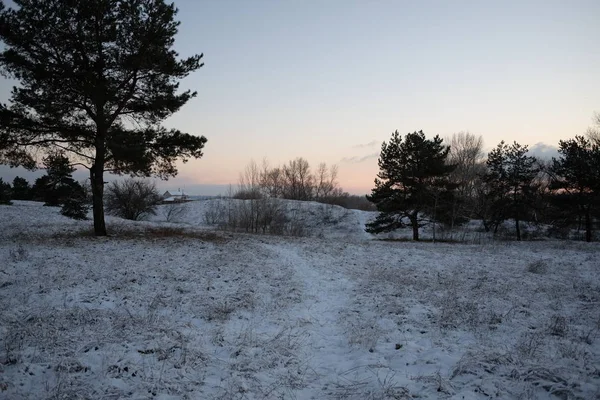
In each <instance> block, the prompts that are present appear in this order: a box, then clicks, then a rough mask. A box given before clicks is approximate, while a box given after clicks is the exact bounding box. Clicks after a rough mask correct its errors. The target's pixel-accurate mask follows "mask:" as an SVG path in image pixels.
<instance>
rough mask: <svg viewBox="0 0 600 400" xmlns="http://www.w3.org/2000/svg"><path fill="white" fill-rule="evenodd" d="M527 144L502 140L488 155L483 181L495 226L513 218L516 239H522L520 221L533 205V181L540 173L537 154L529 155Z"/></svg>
mask: <svg viewBox="0 0 600 400" xmlns="http://www.w3.org/2000/svg"><path fill="white" fill-rule="evenodd" d="M527 152H528V149H527V146H521V145H520V144H518V143H517V142H514V143H513V144H512V145H510V146H509V145H508V144H506V143H504V141H502V142H500V144H498V146H497V147H496V148H495V149H494V150H492V151H491V152H490V153H489V154H488V159H487V162H486V165H487V169H488V170H487V172H486V174H485V176H484V181H485V183H486V185H487V188H488V192H487V196H488V197H489V199H490V203H491V204H490V215H489V216H488V218H492V219H493V222H494V224H495V225H496V227H497V226H498V224H499V223H501V222H502V221H504V220H506V219H508V218H514V221H515V230H516V235H517V240H521V225H520V222H521V221H522V220H523V219H524V218H525V217H526V212H527V210H528V209H529V208H531V207H532V204H533V198H534V196H535V189H536V188H535V185H534V180H535V178H536V177H537V175H538V173H539V172H540V168H539V167H538V166H537V160H536V158H535V157H532V156H528V155H527Z"/></svg>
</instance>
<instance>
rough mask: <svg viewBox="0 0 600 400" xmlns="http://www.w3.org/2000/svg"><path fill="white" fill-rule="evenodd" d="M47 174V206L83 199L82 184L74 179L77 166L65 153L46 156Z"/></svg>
mask: <svg viewBox="0 0 600 400" xmlns="http://www.w3.org/2000/svg"><path fill="white" fill-rule="evenodd" d="M44 166H45V167H46V175H47V176H48V180H47V181H46V182H45V188H44V202H45V204H44V205H46V206H60V205H62V204H64V203H65V201H67V200H69V199H83V198H84V192H83V188H82V187H81V185H80V184H79V183H78V182H77V181H75V180H74V179H73V176H72V174H73V172H75V168H73V166H71V163H70V162H69V159H68V158H67V157H66V156H65V155H64V154H63V153H53V154H50V155H48V156H46V157H45V158H44Z"/></svg>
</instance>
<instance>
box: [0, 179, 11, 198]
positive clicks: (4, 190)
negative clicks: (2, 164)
mask: <svg viewBox="0 0 600 400" xmlns="http://www.w3.org/2000/svg"><path fill="white" fill-rule="evenodd" d="M11 196H12V191H11V187H10V183H7V182H4V181H3V180H2V178H0V204H12V202H11V201H10V199H11V198H12V197H11Z"/></svg>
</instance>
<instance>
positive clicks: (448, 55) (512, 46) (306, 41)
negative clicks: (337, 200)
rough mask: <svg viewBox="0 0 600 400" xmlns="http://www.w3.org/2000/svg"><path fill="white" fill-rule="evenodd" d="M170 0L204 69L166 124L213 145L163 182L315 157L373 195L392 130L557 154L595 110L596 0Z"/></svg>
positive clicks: (598, 92) (206, 179)
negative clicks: (468, 135)
mask: <svg viewBox="0 0 600 400" xmlns="http://www.w3.org/2000/svg"><path fill="white" fill-rule="evenodd" d="M175 3H176V5H177V6H178V8H179V10H180V13H179V15H178V18H179V19H180V20H181V22H182V24H181V27H180V32H179V35H178V38H177V41H176V45H175V47H176V49H177V50H178V51H179V52H180V54H181V55H182V56H187V55H191V54H195V53H202V52H203V53H204V54H205V56H204V62H205V66H204V67H203V68H201V69H200V70H198V71H197V72H195V73H194V74H192V75H191V76H190V77H188V78H187V79H186V80H185V81H184V82H183V84H182V87H183V88H190V89H194V90H197V91H198V97H197V98H195V99H193V100H192V101H190V102H189V103H188V105H186V106H185V107H184V108H183V109H182V110H181V111H180V112H179V113H178V114H176V115H175V116H174V117H172V118H171V119H169V120H168V121H167V122H166V125H167V126H172V127H177V128H179V129H182V130H184V131H187V132H190V133H196V134H202V135H205V136H206V137H207V138H208V143H207V146H206V151H205V156H204V158H202V159H201V160H198V161H190V162H189V163H188V164H186V165H183V166H182V167H181V168H180V176H179V177H178V178H176V179H175V180H173V181H169V182H166V183H163V184H162V185H161V186H163V187H165V188H177V187H180V186H187V187H196V188H197V190H195V191H201V189H200V187H198V186H196V185H199V184H201V185H202V184H204V185H220V184H228V183H235V182H236V181H237V177H238V173H239V172H240V171H241V170H242V169H243V167H244V165H246V164H247V163H248V161H249V160H250V159H252V158H254V159H255V160H261V159H262V158H263V157H267V158H268V159H269V160H270V162H271V164H274V165H276V164H280V163H284V162H286V161H287V160H290V159H292V158H294V157H304V158H306V159H308V160H309V161H310V162H311V164H312V165H314V166H316V165H317V164H318V163H319V162H327V163H328V164H338V165H339V169H340V176H339V180H340V183H341V184H342V186H343V187H344V188H345V189H346V190H349V191H351V192H354V193H367V192H368V191H369V190H370V188H371V187H372V183H373V179H374V178H375V174H376V173H377V157H376V154H377V152H378V150H379V146H380V144H381V141H383V140H387V139H388V138H389V137H390V134H391V133H392V132H393V131H394V130H396V129H397V130H399V131H400V132H401V133H407V132H412V131H416V130H423V131H424V132H425V133H426V134H427V135H429V136H431V135H435V134H439V135H440V136H442V137H445V136H450V135H451V134H452V133H454V132H459V131H465V130H468V131H470V132H472V133H475V134H478V135H479V134H480V135H482V136H483V138H484V141H485V145H486V149H491V148H493V147H495V146H496V144H497V143H498V142H499V141H500V140H503V139H504V140H506V141H509V142H512V141H513V140H517V141H518V142H519V143H521V144H528V145H530V146H533V145H536V144H537V143H544V144H546V145H556V144H557V142H558V140H559V139H566V138H569V137H572V136H574V135H576V134H582V133H583V132H584V131H585V129H586V128H587V127H588V126H589V125H590V124H591V117H592V115H593V112H594V111H600V77H599V75H598V71H600V51H598V40H599V38H600V24H599V23H598V17H600V2H599V1H597V0H595V1H569V2H567V1H501V2H500V1H495V2H492V1H366V0H364V1H337V0H321V1H292V0H278V1H275V0H273V1H241V0H240V1H233V0H223V1H198V0H185V1H184V0H179V1H176V2H175ZM206 188H207V190H208V187H206ZM211 190H216V189H211Z"/></svg>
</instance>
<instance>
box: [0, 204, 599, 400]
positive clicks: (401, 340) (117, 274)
mask: <svg viewBox="0 0 600 400" xmlns="http://www.w3.org/2000/svg"><path fill="white" fill-rule="evenodd" d="M210 201H213V200H210ZM214 201H217V200H214ZM219 201H223V200H219ZM208 204H210V203H207V202H195V203H188V205H187V209H186V212H185V214H183V216H182V217H181V220H180V221H172V222H169V223H166V222H160V220H161V219H166V218H164V215H163V216H162V217H161V212H160V211H159V214H158V215H157V216H156V218H155V220H154V221H153V222H138V223H134V222H127V221H123V220H120V219H116V218H109V220H108V226H109V229H111V231H112V232H113V233H115V234H114V235H113V236H111V237H106V238H95V237H93V236H91V234H90V222H89V221H88V222H85V221H84V222H77V221H72V220H69V219H67V218H65V217H62V216H61V215H60V214H59V210H58V209H56V208H48V207H42V206H41V205H40V204H37V203H27V202H16V204H15V205H13V206H0V226H1V227H2V228H1V229H0V399H47V398H48V399H50V398H52V399H78V398H81V399H84V398H85V399H125V398H132V399H145V398H156V399H356V400H359V399H360V400H362V399H409V398H434V399H435V398H448V399H487V398H490V397H497V398H518V399H553V398H557V399H577V398H580V399H594V398H599V397H600V388H599V387H600V277H599V273H600V247H599V245H598V244H597V243H592V244H586V243H581V242H560V241H552V240H546V241H536V242H521V243H517V242H485V244H479V245H474V244H449V243H435V244H434V243H412V242H391V241H378V240H373V239H372V238H371V237H370V236H369V235H367V234H365V233H364V225H363V224H364V222H365V221H366V220H368V219H369V218H370V215H369V214H368V213H362V212H359V211H348V212H346V211H345V210H340V209H338V208H332V209H330V210H328V213H329V214H328V215H329V217H328V220H327V221H329V222H327V223H324V222H322V220H323V217H322V215H321V214H320V213H321V211H320V209H318V207H320V206H321V205H318V204H314V203H305V204H303V205H298V207H303V209H302V210H300V211H299V212H300V213H301V214H302V215H303V217H302V219H303V221H304V222H305V223H306V224H308V225H309V226H310V227H312V228H311V230H310V231H311V233H312V234H311V236H309V237H277V236H267V235H248V234H244V233H236V232H221V231H215V230H214V229H213V228H211V227H210V226H207V225H206V220H205V219H204V214H203V211H202V210H203V209H204V211H206V206H207V205H208ZM292 206H293V205H292ZM293 207H295V206H293ZM320 215H321V216H320ZM309 216H313V217H309ZM311 218H312V219H311ZM170 219H171V220H173V218H170ZM183 222H184V223H185V224H184V223H183Z"/></svg>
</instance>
